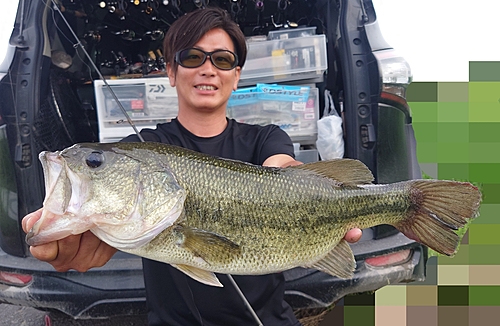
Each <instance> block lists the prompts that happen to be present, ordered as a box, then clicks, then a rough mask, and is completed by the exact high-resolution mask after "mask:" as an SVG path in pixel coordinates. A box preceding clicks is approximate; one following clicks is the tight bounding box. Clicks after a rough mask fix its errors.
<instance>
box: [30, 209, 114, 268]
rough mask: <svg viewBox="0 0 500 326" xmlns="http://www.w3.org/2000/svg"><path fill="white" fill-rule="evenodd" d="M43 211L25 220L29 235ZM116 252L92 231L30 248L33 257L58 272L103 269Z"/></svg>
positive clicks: (36, 212) (31, 214)
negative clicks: (93, 268)
mask: <svg viewBox="0 0 500 326" xmlns="http://www.w3.org/2000/svg"><path fill="white" fill-rule="evenodd" d="M42 210H43V209H39V210H37V211H35V212H33V213H30V214H28V215H26V216H25V217H24V218H23V220H22V225H23V230H24V232H26V233H27V232H28V231H29V230H30V229H31V228H32V227H33V225H34V224H35V223H36V221H38V220H39V219H40V217H41V216H42ZM116 251H117V250H116V249H115V248H113V247H111V246H109V245H108V244H106V243H105V242H103V241H101V240H100V239H98V238H97V237H96V236H95V235H94V234H93V233H92V232H90V231H87V232H84V233H82V234H78V235H71V236H69V237H66V238H64V239H61V240H57V241H53V242H49V243H46V244H44V245H40V246H36V247H30V252H31V254H32V255H33V257H35V258H37V259H39V260H41V261H45V262H47V263H49V264H51V265H52V266H54V268H55V269H56V270H57V271H58V272H66V271H68V270H70V269H75V270H77V271H79V272H86V271H87V270H89V269H91V268H92V267H101V266H103V265H104V264H106V263H107V262H108V260H110V259H111V257H112V256H113V255H114V254H115V252H116Z"/></svg>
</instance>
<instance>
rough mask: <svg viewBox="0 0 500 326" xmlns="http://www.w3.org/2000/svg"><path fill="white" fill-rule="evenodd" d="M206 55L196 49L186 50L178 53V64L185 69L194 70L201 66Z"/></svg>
mask: <svg viewBox="0 0 500 326" xmlns="http://www.w3.org/2000/svg"><path fill="white" fill-rule="evenodd" d="M205 58H206V55H205V53H203V52H201V51H200V50H197V49H186V50H183V51H181V52H179V64H180V65H181V66H184V67H187V68H196V67H199V66H201V65H202V64H203V62H204V61H205Z"/></svg>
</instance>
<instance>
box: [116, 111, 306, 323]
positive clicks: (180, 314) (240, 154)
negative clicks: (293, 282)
mask: <svg viewBox="0 0 500 326" xmlns="http://www.w3.org/2000/svg"><path fill="white" fill-rule="evenodd" d="M141 136H142V137H143V138H144V140H146V141H156V142H162V143H167V144H172V145H177V146H182V147H184V148H188V149H192V150H195V151H199V152H202V153H206V154H211V155H216V156H219V157H224V158H229V159H235V160H240V161H244V162H249V163H253V164H259V165H260V164H262V163H263V162H264V161H265V160H266V159H267V158H268V157H270V156H272V155H275V154H287V155H290V156H292V157H293V156H294V152H293V144H292V142H291V140H290V138H289V137H288V135H287V134H286V133H285V132H284V131H282V130H281V129H280V128H279V127H277V126H275V125H269V126H257V125H247V124H242V123H238V122H236V121H235V120H232V119H229V120H228V126H227V127H226V129H225V130H224V131H223V132H222V133H221V134H220V135H217V136H215V137H209V138H203V137H198V136H195V135H193V134H192V133H191V132H189V131H188V130H186V129H185V128H184V127H183V126H182V125H181V124H180V123H179V122H178V121H177V120H176V119H174V120H172V122H169V123H165V124H159V125H158V126H157V128H156V129H154V130H152V129H143V130H142V131H141ZM138 140H139V138H138V137H137V136H136V135H131V136H129V137H127V138H125V139H124V140H123V141H138ZM143 268H144V280H145V284H146V296H147V303H148V309H149V313H148V320H149V324H150V325H179V326H191V325H204V326H231V325H234V326H244V325H249V326H250V325H251V326H255V325H256V321H255V319H254V318H253V317H252V315H251V313H250V312H249V311H248V308H246V307H245V304H244V303H243V300H242V299H241V297H240V296H239V295H238V293H237V292H236V289H235V288H234V286H233V285H232V284H231V283H230V281H229V279H228V277H227V276H226V275H223V274H217V277H218V278H219V280H220V282H221V283H222V284H223V285H224V287H222V288H219V287H213V286H209V285H205V284H202V283H200V282H198V281H195V280H193V279H192V278H190V277H189V276H187V275H185V274H184V273H182V272H180V271H179V270H177V269H176V268H174V267H172V266H170V265H168V264H164V263H160V262H156V261H153V260H149V259H143ZM233 277H234V279H235V281H236V283H237V284H238V286H239V287H240V289H241V290H242V291H243V293H244V294H245V297H246V298H247V300H248V301H249V302H250V304H251V306H252V308H253V309H254V310H255V312H256V313H257V315H258V316H259V318H260V320H261V321H262V323H263V324H264V325H265V326H268V325H270V326H285V325H286V326H290V325H300V323H299V322H298V321H297V319H296V318H295V315H294V314H293V311H292V309H291V308H290V306H289V305H288V304H287V303H286V302H285V301H284V300H283V295H284V285H285V280H284V277H283V274H282V273H275V274H268V275H258V276H246V275H244V276H242V275H235V276H233Z"/></svg>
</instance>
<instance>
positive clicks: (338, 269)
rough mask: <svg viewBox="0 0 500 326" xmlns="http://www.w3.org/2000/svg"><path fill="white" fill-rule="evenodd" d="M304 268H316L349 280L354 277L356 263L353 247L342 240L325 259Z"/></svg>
mask: <svg viewBox="0 0 500 326" xmlns="http://www.w3.org/2000/svg"><path fill="white" fill-rule="evenodd" d="M304 267H310V268H315V269H317V270H319V271H322V272H324V273H327V274H330V275H333V276H337V277H339V278H343V279H347V278H352V276H353V275H354V270H355V269H356V261H355V260H354V254H353V253H352V250H351V247H350V246H349V244H348V243H347V241H345V240H344V239H342V240H340V242H339V243H338V244H337V245H336V246H335V248H333V249H332V250H331V251H330V252H329V253H328V254H327V255H326V256H325V257H323V259H321V260H320V261H317V262H315V263H314V264H312V265H309V266H304Z"/></svg>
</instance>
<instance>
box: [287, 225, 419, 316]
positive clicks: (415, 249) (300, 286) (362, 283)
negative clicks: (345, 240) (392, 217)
mask: <svg viewBox="0 0 500 326" xmlns="http://www.w3.org/2000/svg"><path fill="white" fill-rule="evenodd" d="M352 248H353V252H354V254H355V256H356V265H357V266H356V271H355V272H354V277H353V278H352V279H347V280H344V279H339V278H337V277H333V276H331V275H328V274H325V273H322V272H319V271H317V270H314V269H302V268H296V269H292V270H289V271H286V272H285V279H286V287H285V300H286V301H287V302H288V303H289V304H290V305H291V306H292V307H294V308H295V309H297V308H300V309H308V308H326V307H328V306H330V305H331V304H333V303H335V302H336V301H338V300H340V299H341V298H343V297H344V296H346V295H349V294H353V293H362V292H369V291H375V290H378V289H380V288H382V287H384V286H386V285H390V284H397V283H408V282H414V281H423V280H424V279H425V265H426V261H427V249H426V248H425V247H423V246H422V245H420V244H419V243H416V242H414V241H412V240H409V239H408V238H406V237H405V236H404V235H403V234H401V233H398V234H395V235H393V236H390V237H388V238H384V239H380V240H370V241H365V242H360V243H359V245H358V244H355V245H353V246H352ZM405 250H409V251H410V255H409V257H408V259H406V260H404V261H402V262H400V263H398V264H394V265H390V266H384V267H373V266H370V265H369V264H367V263H366V262H365V259H366V258H369V257H377V256H380V255H386V254H390V253H395V252H400V251H405Z"/></svg>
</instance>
